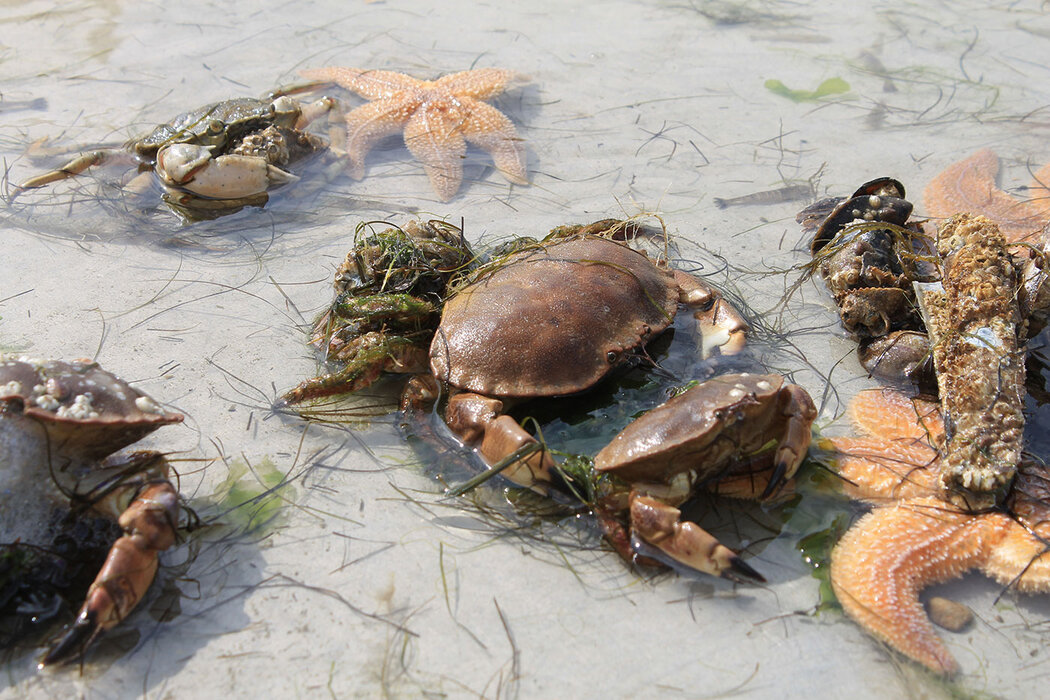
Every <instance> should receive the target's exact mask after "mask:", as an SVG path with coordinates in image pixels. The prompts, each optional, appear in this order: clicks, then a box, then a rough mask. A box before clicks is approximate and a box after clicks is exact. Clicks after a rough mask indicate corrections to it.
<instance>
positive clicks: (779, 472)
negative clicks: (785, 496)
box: [759, 463, 787, 501]
mask: <svg viewBox="0 0 1050 700" xmlns="http://www.w3.org/2000/svg"><path fill="white" fill-rule="evenodd" d="M785 473H787V465H786V464H783V463H777V464H776V465H775V466H774V467H773V474H772V476H770V477H769V483H768V484H766V490H765V491H763V492H762V495H761V496H759V500H762V501H764V500H766V499H767V498H769V497H770V496H773V495H774V494H775V493H777V492H778V491H779V490H780V487H781V486H783V485H784V474H785Z"/></svg>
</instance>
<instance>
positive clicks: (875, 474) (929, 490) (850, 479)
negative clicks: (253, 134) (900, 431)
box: [827, 437, 940, 501]
mask: <svg viewBox="0 0 1050 700" xmlns="http://www.w3.org/2000/svg"><path fill="white" fill-rule="evenodd" d="M827 444H828V445H830V446H831V447H833V448H834V449H835V451H836V452H837V454H836V455H835V456H834V459H835V471H836V473H838V475H839V476H840V477H842V479H843V481H844V484H843V490H844V491H845V492H846V494H847V495H848V496H849V497H850V498H858V499H863V500H867V501H880V500H889V499H893V500H900V499H906V498H915V497H918V496H930V495H936V494H937V493H939V490H940V486H939V485H940V481H939V477H938V471H937V468H936V466H937V451H936V450H935V449H933V448H932V447H930V445H929V444H928V443H926V442H918V441H914V440H894V441H890V440H883V439H880V438H849V437H838V438H831V439H830V440H828V441H827Z"/></svg>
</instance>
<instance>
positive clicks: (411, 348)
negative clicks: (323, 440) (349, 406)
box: [280, 331, 427, 404]
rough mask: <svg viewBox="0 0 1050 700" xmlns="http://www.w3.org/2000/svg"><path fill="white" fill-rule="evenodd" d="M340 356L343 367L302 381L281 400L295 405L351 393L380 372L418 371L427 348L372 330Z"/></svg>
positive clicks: (425, 363)
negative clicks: (343, 363) (344, 364)
mask: <svg viewBox="0 0 1050 700" xmlns="http://www.w3.org/2000/svg"><path fill="white" fill-rule="evenodd" d="M339 359H340V360H341V361H343V362H345V363H346V366H345V367H343V369H341V370H339V371H338V372H331V373H329V374H322V375H321V376H319V377H314V378H312V379H307V380H305V381H303V382H302V383H300V384H299V386H297V387H295V388H294V389H292V390H291V391H289V392H288V393H286V394H285V395H284V396H282V397H281V399H280V400H281V402H283V403H284V404H296V403H302V402H303V401H309V400H310V399H318V398H321V397H324V396H333V395H335V394H350V393H353V392H355V391H357V390H358V389H363V388H364V387H366V386H368V385H370V384H372V383H374V382H375V380H376V379H378V378H379V375H380V374H382V373H383V372H396V373H401V374H405V373H408V374H412V373H415V372H421V371H423V370H424V369H425V368H426V366H427V351H426V349H424V348H421V347H419V345H417V344H416V343H414V342H412V341H411V340H409V339H407V338H402V337H397V336H387V335H386V334H385V333H382V332H379V331H373V332H371V333H365V334H364V335H363V336H361V337H360V338H357V339H356V341H355V343H354V346H353V347H351V348H348V349H347V350H346V351H345V354H341V356H340V358H339Z"/></svg>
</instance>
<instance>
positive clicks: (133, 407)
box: [0, 358, 183, 666]
mask: <svg viewBox="0 0 1050 700" xmlns="http://www.w3.org/2000/svg"><path fill="white" fill-rule="evenodd" d="M182 419H183V417H182V415H181V414H179V413H173V412H169V411H166V410H164V409H163V408H162V407H161V406H160V405H159V404H157V402H155V401H154V400H153V399H152V398H150V397H149V396H147V395H146V394H143V393H142V392H140V391H138V390H137V389H135V388H134V387H132V386H130V385H129V384H128V383H127V382H125V381H124V380H122V379H120V378H119V377H116V376H114V375H113V374H111V373H109V372H107V371H105V370H104V369H102V368H101V367H99V366H98V365H97V364H96V363H94V362H91V361H87V360H73V361H70V362H65V361H58V360H49V361H44V360H35V359H29V358H19V359H11V358H0V497H2V499H3V507H2V508H0V573H2V574H3V576H0V583H2V585H0V615H2V625H0V627H3V629H4V630H5V631H6V632H8V633H11V634H12V636H17V632H19V631H25V630H22V629H21V628H24V627H27V625H26V624H22V623H21V622H19V620H18V619H17V617H18V616H19V615H21V616H23V617H25V615H26V613H29V614H30V615H31V616H32V621H33V622H36V621H37V619H38V618H44V619H47V617H48V616H49V615H50V616H54V615H57V613H58V611H59V609H60V608H61V607H62V605H63V604H62V602H61V601H60V600H59V599H60V597H61V596H62V595H69V594H72V591H70V590H65V589H64V586H63V585H62V583H61V582H62V581H64V580H65V579H66V578H67V577H68V576H69V569H70V568H71V566H72V562H73V561H75V559H76V557H74V556H71V555H74V554H76V552H63V551H61V550H62V546H61V545H60V544H59V543H61V542H65V543H67V544H68V540H70V538H71V537H73V538H74V539H75V537H74V536H73V535H70V534H69V531H70V528H73V527H76V526H79V524H80V523H81V522H86V521H89V520H91V518H92V515H91V513H95V514H96V516H97V515H105V516H109V517H111V518H114V519H117V520H118V522H119V526H120V529H121V530H123V535H121V536H119V537H117V539H116V540H115V541H112V540H110V541H109V542H108V543H107V544H106V545H105V549H107V550H108V554H106V555H105V562H104V563H102V564H101V568H99V569H98V570H97V575H94V583H92V584H91V585H90V588H88V590H87V594H86V597H85V599H84V603H83V606H82V607H81V608H80V612H79V614H78V615H77V616H76V619H75V620H74V622H73V624H72V626H71V627H69V629H68V630H67V631H66V633H65V634H64V636H63V637H62V638H61V639H59V641H58V642H57V643H55V644H54V645H53V646H52V647H51V649H50V651H48V653H47V654H46V655H45V656H44V658H43V660H42V662H41V665H42V666H43V665H48V664H53V663H58V662H62V661H66V660H70V659H74V658H77V657H78V656H80V655H81V654H82V653H83V652H84V651H85V650H86V649H87V647H88V646H89V645H90V644H91V642H92V641H93V640H94V639H95V637H97V636H98V635H99V634H100V633H101V632H103V631H105V630H108V629H110V628H112V627H114V626H116V625H117V624H118V623H120V621H121V620H123V619H124V618H126V617H127V616H128V614H129V613H130V612H131V611H132V609H133V608H134V607H135V606H136V605H137V604H138V602H139V600H141V599H142V597H143V595H145V593H146V590H147V589H148V588H149V586H150V584H151V583H152V581H153V578H154V575H155V574H156V571H157V557H158V554H159V553H160V552H161V551H163V550H165V549H167V548H169V547H171V546H172V545H173V544H174V543H175V538H176V529H177V527H178V520H179V498H178V494H177V493H176V491H175V487H174V486H173V485H172V484H171V482H170V481H169V480H168V463H167V461H166V460H165V458H164V456H163V455H161V454H159V453H157V452H148V451H139V452H125V453H121V454H114V453H116V452H117V451H118V450H121V449H123V448H124V447H127V446H129V445H131V444H132V443H134V442H136V441H138V440H140V439H141V438H143V437H145V436H146V435H147V434H149V433H151V432H153V431H154V430H156V429H157V428H159V427H161V426H164V425H170V424H172V423H178V422H181V421H182ZM49 474H50V477H51V478H48V475H49ZM56 487H57V488H56ZM56 491H59V492H60V493H61V495H63V496H64V497H65V499H66V501H67V503H68V504H69V505H67V506H65V508H66V509H67V510H68V514H66V515H64V516H61V515H60V516H59V517H57V518H56V517H51V523H50V526H49V525H48V520H49V516H50V515H51V514H52V512H53V511H57V510H58V502H57V500H56V498H55V497H56V496H57V495H59V494H58V493H55V492H56ZM96 519H97V518H96ZM84 527H89V526H88V525H85V526H84ZM49 528H50V530H49ZM81 529H83V528H81ZM42 532H43V533H44V534H41V533H42ZM67 549H68V547H67ZM52 550H55V554H53V555H52V554H51V552H52ZM95 566H96V567H98V566H99V563H98V562H96V563H95ZM55 572H57V573H55ZM45 609H49V610H50V612H49V613H48V614H42V611H43V610H45ZM5 636H6V635H5Z"/></svg>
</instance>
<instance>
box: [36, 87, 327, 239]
mask: <svg viewBox="0 0 1050 700" xmlns="http://www.w3.org/2000/svg"><path fill="white" fill-rule="evenodd" d="M289 90H290V91H295V90H296V88H290V89H289ZM335 106H336V102H335V100H333V99H332V98H329V97H323V98H321V99H319V100H317V101H315V102H313V103H310V104H302V103H300V102H299V101H297V100H295V99H294V98H292V97H291V96H290V95H289V94H282V93H280V92H276V93H272V94H271V95H268V96H267V97H266V98H264V99H254V98H249V97H239V98H234V99H230V100H224V101H222V102H216V103H214V104H208V105H204V106H202V107H198V108H197V109H194V110H191V111H189V112H186V113H185V114H180V115H179V116H177V117H175V118H174V119H173V120H172V121H171V122H169V123H166V124H161V125H159V126H157V127H156V128H154V129H153V131H151V132H150V133H149V134H146V135H145V136H141V137H138V138H134V139H132V140H130V141H128V142H127V143H126V144H124V145H123V146H122V147H120V148H103V149H99V150H94V151H90V152H88V153H83V154H80V155H78V156H76V157H75V158H73V159H72V160H70V161H69V162H67V163H65V164H64V165H61V166H60V167H58V168H56V169H54V170H51V171H49V172H46V173H43V174H41V175H37V176H34V177H31V178H29V179H28V180H26V181H25V182H23V183H22V184H20V185H18V186H17V187H16V188H15V196H17V195H18V194H19V193H20V192H22V191H24V190H29V189H35V188H39V187H44V186H46V185H49V184H51V183H53V182H56V181H59V180H64V179H66V178H70V177H74V176H76V175H79V174H80V173H82V172H84V171H85V170H87V169H88V168H91V167H94V166H97V165H100V164H102V163H105V162H107V161H111V160H116V159H125V160H127V159H131V160H132V161H133V162H134V163H135V164H137V165H138V168H139V170H140V171H145V172H152V173H154V174H155V175H156V177H157V179H158V180H159V181H160V183H161V186H162V187H163V189H164V195H163V200H164V202H165V204H167V205H168V206H169V207H170V208H171V209H172V210H173V211H174V212H175V213H176V214H178V215H179V216H180V217H182V218H183V219H185V220H187V221H193V220H197V219H209V218H214V217H216V216H220V215H222V214H226V213H233V212H235V211H237V210H239V209H240V208H242V207H244V206H262V205H263V204H265V203H266V200H267V191H268V190H270V189H271V188H274V187H278V186H280V185H284V184H287V183H290V182H294V181H295V180H298V179H299V178H298V177H296V176H295V175H293V174H292V173H290V172H288V170H286V168H287V167H288V166H289V165H290V164H293V163H295V162H297V161H301V160H303V159H305V158H307V157H309V156H311V155H313V154H315V153H317V152H319V151H322V150H324V149H325V148H327V145H328V144H327V142H326V141H325V140H324V139H322V138H320V137H318V136H316V135H314V134H310V133H307V132H306V131H305V128H306V127H307V126H308V125H309V124H310V123H311V122H313V121H314V120H315V119H317V118H319V117H321V116H323V115H325V114H327V113H328V112H329V111H331V110H332V109H333V108H334V107H335ZM147 187H148V184H147V182H146V181H143V180H141V179H139V178H136V180H134V181H132V183H129V184H128V189H129V190H130V191H132V192H135V191H143V190H145V189H146V188H147Z"/></svg>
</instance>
